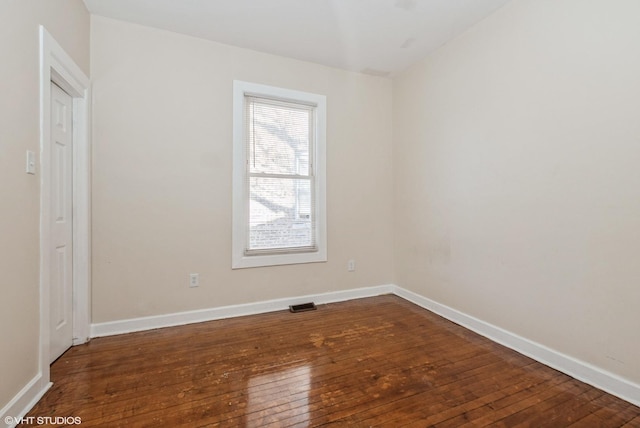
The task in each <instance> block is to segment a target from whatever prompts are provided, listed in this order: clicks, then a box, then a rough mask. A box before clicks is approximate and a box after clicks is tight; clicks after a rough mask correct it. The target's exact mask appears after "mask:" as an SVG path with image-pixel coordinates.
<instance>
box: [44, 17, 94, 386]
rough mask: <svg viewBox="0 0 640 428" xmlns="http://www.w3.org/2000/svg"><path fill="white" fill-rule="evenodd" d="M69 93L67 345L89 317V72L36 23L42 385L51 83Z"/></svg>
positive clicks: (86, 329) (79, 339) (86, 330)
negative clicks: (69, 306) (69, 317)
mask: <svg viewBox="0 0 640 428" xmlns="http://www.w3.org/2000/svg"><path fill="white" fill-rule="evenodd" d="M51 82H54V83H55V84H57V85H58V86H60V87H61V88H62V89H63V90H64V91H65V92H67V93H68V94H69V95H71V97H72V99H73V174H72V177H73V178H72V181H73V184H72V188H73V197H72V200H73V202H72V203H73V214H72V215H73V291H72V294H73V297H72V308H73V317H72V319H73V345H78V344H81V343H85V342H87V341H88V340H89V334H90V320H91V138H90V134H91V132H90V130H91V127H90V123H89V120H90V117H91V116H90V108H91V89H90V81H89V78H88V77H87V76H86V75H85V74H84V72H83V71H82V70H81V69H80V67H79V66H78V65H77V64H76V63H75V62H74V61H73V59H72V58H71V57H70V56H69V55H68V54H67V53H66V52H65V51H64V49H63V48H62V47H61V46H60V45H59V44H58V42H56V40H55V39H54V38H53V37H52V36H51V34H49V32H48V31H47V30H46V29H45V28H44V27H43V26H40V341H39V348H40V355H39V372H40V373H39V374H40V387H41V389H42V390H44V389H46V388H48V387H49V386H50V385H51V382H50V376H49V375H50V373H49V365H50V361H49V328H50V326H49V324H50V320H49V314H50V306H49V305H50V293H49V275H50V272H51V257H50V252H49V247H50V245H51V227H50V219H51V216H52V211H53V207H52V204H51V181H52V180H51V166H50V156H51V141H52V139H51V85H52V83H51Z"/></svg>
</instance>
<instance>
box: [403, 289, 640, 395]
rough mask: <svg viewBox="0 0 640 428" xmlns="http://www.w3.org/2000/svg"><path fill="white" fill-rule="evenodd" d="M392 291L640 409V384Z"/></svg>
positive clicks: (413, 295) (427, 301)
mask: <svg viewBox="0 0 640 428" xmlns="http://www.w3.org/2000/svg"><path fill="white" fill-rule="evenodd" d="M392 288H393V289H392V292H393V294H395V295H396V296H399V297H402V298H403V299H405V300H408V301H410V302H412V303H415V304H416V305H418V306H421V307H423V308H425V309H428V310H429V311H431V312H434V313H436V314H438V315H440V316H442V317H444V318H446V319H448V320H450V321H453V322H455V323H456V324H459V325H461V326H463V327H465V328H468V329H469V330H472V331H474V332H476V333H478V334H480V335H482V336H484V337H486V338H488V339H491V340H493V341H494V342H497V343H499V344H501V345H504V346H506V347H508V348H511V349H513V350H514V351H517V352H519V353H521V354H523V355H526V356H527V357H530V358H533V359H534V360H536V361H539V362H541V363H542V364H544V365H547V366H549V367H551V368H554V369H556V370H558V371H561V372H563V373H566V374H568V375H569V376H571V377H573V378H575V379H578V380H579V381H582V382H584V383H587V384H589V385H592V386H594V387H596V388H598V389H601V390H603V391H606V392H608V393H610V394H612V395H615V396H617V397H620V398H622V399H623V400H625V401H628V402H630V403H632V404H635V405H636V406H640V385H638V384H636V383H634V382H631V381H629V380H627V379H624V378H622V377H620V376H618V375H615V374H613V373H610V372H607V371H605V370H602V369H600V368H598V367H595V366H593V365H591V364H589V363H586V362H584V361H580V360H577V359H575V358H573V357H570V356H568V355H565V354H562V353H560V352H558V351H555V350H553V349H550V348H548V347H546V346H544V345H541V344H539V343H536V342H533V341H531V340H529V339H526V338H524V337H521V336H518V335H517V334H514V333H511V332H509V331H507V330H504V329H502V328H500V327H496V326H494V325H492V324H489V323H487V322H484V321H482V320H479V319H477V318H474V317H472V316H469V315H466V314H464V313H462V312H460V311H458V310H456V309H453V308H450V307H448V306H445V305H443V304H440V303H438V302H435V301H433V300H431V299H428V298H426V297H423V296H421V295H419V294H416V293H414V292H412V291H409V290H405V289H404V288H401V287H398V286H393V287H392Z"/></svg>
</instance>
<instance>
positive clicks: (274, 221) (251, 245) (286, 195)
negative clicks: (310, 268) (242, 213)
mask: <svg viewBox="0 0 640 428" xmlns="http://www.w3.org/2000/svg"><path fill="white" fill-rule="evenodd" d="M314 123H315V106H313V105H306V104H302V103H293V102H285V101H279V100H274V99H269V98H262V97H255V96H245V119H244V124H245V132H244V134H245V138H246V148H245V150H246V153H247V155H246V159H247V165H246V183H245V186H247V191H246V195H247V197H248V200H247V201H246V203H247V204H248V209H247V216H248V218H247V221H246V226H247V232H246V237H247V242H246V248H245V255H252V254H272V253H282V252H286V253H289V252H311V251H317V244H316V233H315V230H316V227H315V225H316V219H315V210H314V205H315V191H314V189H315V183H314V172H313V169H314V159H313V153H314V145H315V142H314V139H315V138H314V136H315V131H314Z"/></svg>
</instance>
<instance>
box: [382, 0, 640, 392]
mask: <svg viewBox="0 0 640 428" xmlns="http://www.w3.org/2000/svg"><path fill="white" fill-rule="evenodd" d="M638 16H640V2H638V1H636V0H613V1H606V2H605V1H584V0H515V1H513V2H512V3H510V4H509V5H507V6H506V7H505V8H503V9H501V10H500V11H498V12H497V13H496V14H494V15H493V16H491V17H489V18H488V19H486V20H485V21H483V22H482V23H480V24H479V25H477V26H476V27H474V28H473V29H471V30H470V31H468V32H467V33H466V34H464V35H463V36H462V37H459V38H458V39H457V40H455V41H453V42H451V43H449V44H448V45H446V46H445V47H444V48H442V49H441V50H440V51H438V52H437V53H436V54H435V55H433V56H431V57H430V58H428V59H426V60H424V61H423V62H421V63H419V64H418V65H415V66H414V67H412V68H411V69H409V70H408V71H406V72H405V73H404V74H403V75H402V76H400V77H399V78H397V79H396V80H395V82H394V175H395V195H396V196H395V203H396V206H397V207H398V208H397V211H396V215H395V223H396V229H395V230H396V236H395V238H396V241H395V242H396V246H395V248H396V250H395V260H396V273H397V278H396V279H397V282H398V284H399V285H401V286H403V287H406V288H409V289H411V290H413V291H415V292H418V293H420V294H422V295H424V296H426V297H429V298H431V299H433V300H435V301H438V302H440V303H443V304H446V305H449V306H451V307H453V308H456V309H458V310H460V311H463V312H465V313H467V314H470V315H473V316H475V317H477V318H480V319H481V320H484V321H486V322H489V323H492V324H494V325H497V326H499V327H502V328H504V329H506V330H509V331H512V332H514V333H517V334H519V335H522V336H524V337H526V338H528V339H531V340H533V341H536V342H538V343H541V344H543V345H546V346H548V347H550V348H552V349H555V350H558V351H560V352H563V353H565V354H568V355H570V356H573V357H575V358H578V359H580V360H583V361H586V362H588V363H591V364H594V365H596V366H598V367H600V368H602V369H605V370H608V371H610V372H612V373H615V374H618V375H620V376H622V377H624V378H626V379H629V380H631V381H634V382H640V358H638V356H640V340H638V337H639V336H638V331H639V328H640V311H639V310H638V303H639V302H640V284H639V278H640V262H638V259H639V257H640V193H639V192H640V78H639V76H640V49H638V46H639V43H640V25H638Z"/></svg>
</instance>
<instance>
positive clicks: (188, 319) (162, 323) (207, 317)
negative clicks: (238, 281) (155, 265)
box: [91, 285, 394, 337]
mask: <svg viewBox="0 0 640 428" xmlns="http://www.w3.org/2000/svg"><path fill="white" fill-rule="evenodd" d="M393 289H394V286H393V285H380V286H377V287H365V288H356V289H353V290H345V291H333V292H329V293H322V294H311V295H307V296H299V297H290V298H284V299H275V300H267V301H264V302H256V303H246V304H241V305H233V306H222V307H219V308H211V309H202V310H197V311H188V312H177V313H172V314H166V315H157V316H150V317H142V318H132V319H126V320H121V321H111V322H105V323H99V324H92V325H91V337H102V336H112V335H115V334H123V333H132V332H134V331H144V330H151V329H154V328H162V327H173V326H178V325H185V324H192V323H197V322H204V321H213V320H218V319H224V318H233V317H240V316H244V315H255V314H262V313H266V312H274V311H281V310H284V309H288V308H289V305H296V304H300V303H305V302H315V303H317V304H323V303H332V302H343V301H346V300H352V299H359V298H363V297H373V296H379V295H381V294H391V293H393Z"/></svg>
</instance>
